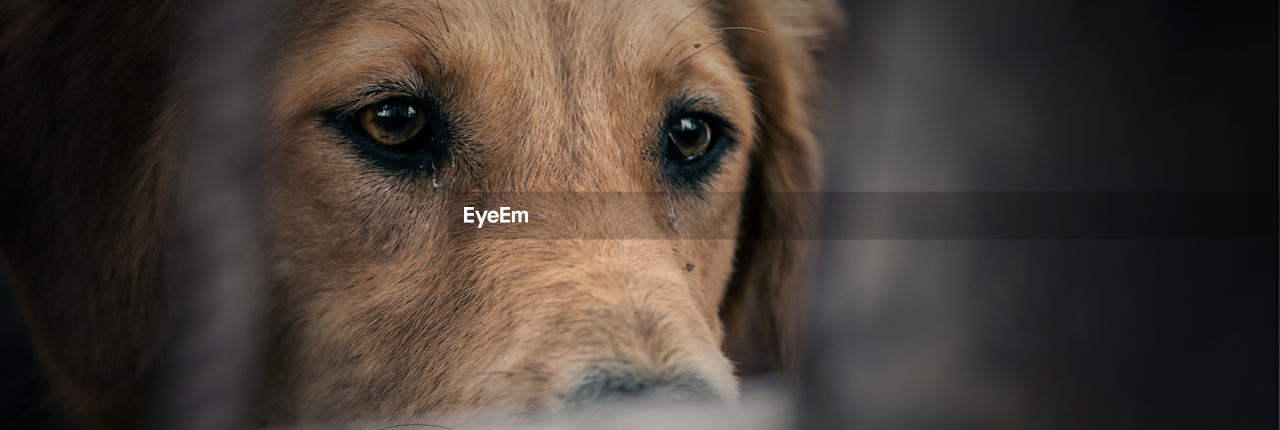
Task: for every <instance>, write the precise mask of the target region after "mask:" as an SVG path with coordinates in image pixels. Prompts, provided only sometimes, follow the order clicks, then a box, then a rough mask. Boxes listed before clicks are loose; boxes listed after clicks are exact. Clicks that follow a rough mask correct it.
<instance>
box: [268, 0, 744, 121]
mask: <svg viewBox="0 0 1280 430" xmlns="http://www.w3.org/2000/svg"><path fill="white" fill-rule="evenodd" d="M713 6H714V5H711V4H710V2H705V1H701V0H688V1H683V0H616V1H615V0H590V1H572V0H551V1H547V0H532V1H508V0H493V1H449V0H439V1H434V0H418V1H411V2H391V1H371V2H366V3H361V4H353V5H349V6H348V7H347V8H346V9H345V10H344V11H343V12H341V13H333V12H330V13H327V14H325V15H323V16H319V15H318V16H309V15H307V13H305V12H303V13H299V16H300V17H301V18H296V19H294V20H293V22H292V23H291V25H292V26H294V27H297V28H305V31H293V29H290V30H289V31H287V33H288V34H294V35H303V36H301V37H296V39H295V40H294V41H292V43H290V44H288V45H287V49H286V51H287V52H288V54H287V55H288V56H289V59H288V60H286V61H285V62H284V67H282V68H281V70H282V73H281V76H282V82H283V83H284V85H283V87H284V88H283V90H284V91H283V93H282V94H281V95H282V96H283V97H282V99H283V101H285V102H286V106H294V107H300V108H302V109H310V110H313V111H314V110H318V109H325V108H329V107H332V106H334V105H337V104H341V103H344V102H349V101H350V100H351V99H352V98H353V97H354V95H356V94H358V93H360V92H361V91H365V90H367V89H368V88H369V87H371V86H373V85H377V84H378V83H380V82H385V81H402V82H407V83H411V84H415V83H422V84H423V85H424V86H429V87H431V88H432V90H433V92H434V93H435V94H434V95H435V96H437V97H441V98H445V99H448V100H446V101H448V102H450V103H451V104H453V105H455V107H457V108H460V109H464V110H467V111H469V112H475V113H481V112H483V111H485V110H493V109H504V108H509V107H513V106H512V105H513V104H518V103H519V102H522V101H529V100H538V101H542V102H546V101H548V100H552V99H558V101H559V104H560V105H561V106H558V107H556V109H561V108H563V109H575V108H577V109H579V110H581V109H582V108H584V107H604V106H608V107H611V108H621V109H625V108H627V107H628V106H632V105H639V104H652V103H653V102H655V101H659V100H660V101H661V102H664V103H665V102H666V101H668V100H667V99H669V98H671V97H672V94H673V93H676V92H681V91H684V92H696V93H698V94H697V96H700V97H707V96H714V95H722V97H724V98H727V100H720V101H719V102H720V103H722V104H725V105H726V106H725V107H726V110H731V111H732V110H736V108H740V107H741V108H745V110H749V100H747V99H746V97H748V96H747V94H746V88H745V86H744V85H743V81H744V79H743V77H742V75H741V73H740V72H739V71H738V69H737V67H736V64H735V62H734V60H733V58H732V57H731V56H730V55H729V54H728V52H727V50H726V47H725V44H724V41H725V40H726V37H731V36H733V35H732V34H727V32H730V31H733V30H737V29H725V28H718V23H717V17H716V13H715V8H714V7H713ZM734 93H739V94H738V95H740V96H741V97H739V98H741V100H733V99H732V98H733V96H734V95H735V94H734ZM646 98H649V99H652V100H645V99H646ZM606 99H607V100H606ZM646 102H648V103H646ZM744 104H746V105H747V106H737V105H744ZM526 108H527V107H526ZM597 111H599V110H598V109H597ZM602 113H603V112H602ZM618 113H619V114H628V115H630V114H632V113H631V112H618ZM489 119H491V120H492V119H496V118H489ZM493 125H495V126H501V125H503V124H493ZM507 125H511V126H518V125H519V124H507Z"/></svg>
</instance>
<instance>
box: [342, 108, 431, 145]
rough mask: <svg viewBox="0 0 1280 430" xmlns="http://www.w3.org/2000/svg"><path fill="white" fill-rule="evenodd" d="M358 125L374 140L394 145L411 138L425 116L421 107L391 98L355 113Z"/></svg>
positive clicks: (424, 121)
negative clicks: (391, 99)
mask: <svg viewBox="0 0 1280 430" xmlns="http://www.w3.org/2000/svg"><path fill="white" fill-rule="evenodd" d="M357 115H358V118H359V120H360V127H361V128H363V129H364V132H365V133H367V134H368V135H369V137H371V138H373V140H374V141H376V142H378V143H380V144H383V145H386V146H390V147H395V146H398V145H402V144H404V143H405V142H408V141H410V140H411V139H413V137H414V136H416V135H417V134H418V132H420V131H422V127H423V126H424V125H426V123H427V118H426V115H424V114H423V111H422V109H420V108H418V107H417V106H415V105H414V104H413V103H410V102H408V101H399V100H393V101H389V102H385V103H379V104H375V105H371V106H369V107H366V108H364V109H361V110H360V112H359V113H358V114H357Z"/></svg>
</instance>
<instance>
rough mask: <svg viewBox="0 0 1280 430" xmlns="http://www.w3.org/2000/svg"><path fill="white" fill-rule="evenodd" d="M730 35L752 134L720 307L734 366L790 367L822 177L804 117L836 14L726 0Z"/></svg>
mask: <svg viewBox="0 0 1280 430" xmlns="http://www.w3.org/2000/svg"><path fill="white" fill-rule="evenodd" d="M719 9H720V12H721V14H722V17H723V19H724V20H725V21H726V22H725V25H727V26H733V27H747V28H753V29H758V30H760V32H735V33H734V34H733V35H732V36H730V38H729V40H728V41H727V43H728V44H729V46H730V47H731V50H732V52H733V53H734V55H735V56H736V58H737V61H738V66H739V68H740V69H741V70H742V71H743V72H744V73H745V74H746V75H747V76H748V81H749V82H750V85H751V90H752V93H753V95H754V96H755V99H756V106H755V109H756V128H757V136H758V137H757V140H758V142H756V147H755V150H754V153H753V154H752V156H751V160H752V161H751V163H752V166H751V173H750V179H749V181H750V182H749V186H748V192H747V196H746V197H745V199H744V215H743V218H742V227H741V234H740V237H739V243H738V250H737V253H736V255H735V271H734V275H733V279H732V280H731V284H730V287H729V290H728V292H727V294H726V297H725V299H724V302H723V303H722V306H721V309H720V316H721V318H722V321H724V323H725V329H726V332H727V333H726V334H727V339H726V343H725V351H726V353H727V354H728V355H729V357H730V359H732V360H733V361H735V362H736V363H737V364H738V372H739V374H740V375H743V374H752V373H760V372H766V371H778V370H781V371H794V370H796V369H795V365H796V362H797V358H798V357H797V351H798V350H799V341H800V336H801V330H800V324H801V304H802V302H803V300H801V297H802V291H801V288H800V286H801V285H800V284H801V282H803V279H802V277H801V275H802V273H803V272H804V263H805V254H806V248H807V247H808V245H807V244H806V242H807V241H805V240H803V239H804V238H806V237H808V234H809V230H810V229H811V228H812V227H813V224H814V222H813V221H814V220H813V216H814V215H815V214H814V213H813V212H814V209H815V208H814V206H813V204H812V203H813V199H812V198H811V196H812V194H811V193H807V192H812V191H815V190H816V187H817V186H818V184H819V180H820V179H819V177H820V173H819V167H820V166H819V163H818V152H817V143H816V142H815V138H814V134H813V131H812V130H811V121H810V103H811V100H810V98H811V95H812V94H813V93H814V90H815V89H816V88H815V87H816V86H817V82H818V70H817V63H818V60H819V59H818V56H819V53H820V48H821V46H822V45H823V44H824V41H825V38H826V37H827V36H828V34H829V33H830V32H832V31H834V30H835V29H836V28H837V27H838V26H839V23H840V22H841V18H842V15H841V13H840V11H839V10H838V8H837V7H836V6H835V4H834V3H833V2H831V1H828V0H786V1H770V0H745V1H742V0H738V1H735V0H724V1H723V4H721V5H720V8H719Z"/></svg>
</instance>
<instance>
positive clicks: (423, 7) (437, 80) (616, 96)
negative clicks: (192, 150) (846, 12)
mask: <svg viewBox="0 0 1280 430" xmlns="http://www.w3.org/2000/svg"><path fill="white" fill-rule="evenodd" d="M131 7H132V5H131ZM176 13H177V12H176V11H175V10H174V9H173V7H172V6H170V5H169V4H168V3H167V2H155V4H146V5H142V4H139V5H137V7H136V8H132V9H128V10H122V9H121V8H119V7H107V6H75V7H73V5H64V4H56V3H55V2H36V1H19V2H11V3H9V4H6V5H5V6H0V54H2V57H0V65H2V66H3V69H2V70H0V73H3V75H2V76H3V85H4V87H3V94H0V95H2V96H3V97H0V99H3V100H5V104H4V105H3V106H2V107H0V119H2V120H3V124H4V125H3V129H2V130H0V145H3V149H4V152H5V153H6V156H5V157H4V158H3V159H0V183H3V184H5V185H4V187H3V194H0V204H2V205H3V207H4V208H5V210H4V211H0V229H2V230H0V256H2V257H3V265H4V270H5V275H6V276H7V277H8V279H9V280H10V282H11V283H12V285H13V286H14V289H15V292H16V294H17V296H18V298H19V301H20V303H21V305H22V308H23V313H24V318H25V319H26V321H27V323H28V325H29V326H30V328H31V331H32V333H33V337H34V338H35V341H36V346H37V350H38V352H39V355H40V358H41V360H42V363H43V364H44V366H45V368H46V369H47V371H48V374H49V375H50V377H51V379H52V381H53V382H54V384H55V388H56V389H57V392H58V394H59V399H60V401H61V403H62V404H64V405H66V406H67V407H68V409H69V410H70V411H72V412H73V413H74V414H75V415H76V416H77V417H78V419H79V420H80V422H82V423H85V424H86V425H88V426H90V427H95V428H132V427H135V426H136V425H137V424H138V421H137V420H138V419H139V417H140V416H141V414H142V413H143V407H144V405H143V403H142V402H143V400H145V399H146V398H147V389H148V387H149V386H150V383H151V381H150V378H151V377H152V376H151V375H152V369H151V368H152V367H153V364H154V363H155V362H156V359H157V357H156V356H157V354H159V351H160V343H161V338H162V333H163V330H162V328H163V327H164V325H165V323H166V321H164V318H163V317H162V316H163V315H164V307H163V303H164V300H165V295H164V291H163V289H162V288H161V285H163V279H165V269H164V268H165V267H166V265H165V261H166V259H165V256H166V252H167V251H166V244H167V243H168V241H169V236H170V234H171V231H172V230H173V226H172V221H171V220H172V212H173V209H172V206H173V204H174V203H173V202H174V197H173V192H174V188H173V185H172V184H173V179H172V178H174V177H176V176H177V172H179V170H178V169H180V166H177V165H176V164H175V163H176V162H175V160H174V159H173V157H172V156H171V152H172V146H173V142H174V141H175V140H176V139H177V138H176V136H178V135H180V133H181V128H180V127H179V126H180V125H182V124H184V121H183V120H182V112H183V108H182V104H183V103H184V99H183V97H182V89H181V87H180V85H177V84H176V83H177V82H181V77H180V76H175V74H179V73H180V72H175V71H174V70H172V68H171V66H172V64H174V63H175V61H174V59H172V58H170V55H171V54H172V52H173V51H172V48H173V47H172V46H171V43H172V42H173V41H174V40H177V38H176V36H175V34H177V33H176V32H177V30H178V29H176V28H174V27H173V21H174V19H175V15H176ZM836 17H838V13H836V12H835V11H834V7H833V5H831V4H829V2H826V1H804V0H785V1H776V2H775V1H765V0H749V1H729V0H725V1H719V0H713V1H702V0H697V1H675V0H672V1H654V2H646V1H619V2H613V3H609V2H599V1H592V2H585V1H582V2H579V1H518V2H452V1H439V2H437V1H433V0H430V1H420V2H410V3H407V4H406V3H403V2H390V1H367V2H305V3H303V2H299V3H296V4H295V3H292V2H279V3H276V8H275V12H274V20H273V25H274V27H273V31H274V32H275V34H277V35H278V37H277V38H276V39H277V40H278V41H279V42H278V43H279V44H280V45H279V46H278V47H276V52H277V53H278V55H277V58H275V59H274V63H273V64H272V65H271V66H272V69H271V70H272V75H271V76H272V78H271V86H272V88H273V90H272V93H271V94H270V100H271V104H270V106H269V107H268V111H269V112H270V117H269V118H268V121H267V123H268V124H270V129H269V130H268V134H269V136H270V139H269V141H270V146H269V147H268V148H265V152H264V153H265V154H266V156H267V166H268V172H267V173H268V188H267V190H265V192H266V194H267V196H268V199H267V203H268V210H269V214H270V219H269V221H270V224H269V226H270V231H269V239H270V243H271V248H270V258H271V261H270V267H271V283H272V297H273V304H272V308H271V313H270V333H271V336H270V339H272V344H271V349H270V351H269V352H270V356H269V367H268V380H267V383H266V388H265V389H266V393H265V398H266V404H265V407H264V408H263V411H264V412H263V413H264V415H263V417H262V421H263V422H265V423H269V424H291V423H315V422H340V421H346V420H351V421H367V420H396V419H406V420H412V419H414V418H417V417H428V416H429V417H442V418H440V420H439V421H435V420H433V421H432V422H440V423H446V424H447V423H449V422H451V421H450V419H452V418H450V417H463V416H469V415H474V414H480V415H493V416H535V415H537V414H541V413H546V412H554V411H558V410H567V409H574V408H580V407H589V406H590V405H591V404H592V403H593V402H600V401H602V398H607V397H610V396H622V397H626V396H629V395H632V394H637V393H642V392H643V393H645V394H654V393H657V392H663V391H664V390H666V391H668V392H673V393H676V394H677V396H676V397H679V396H682V395H690V396H693V397H698V398H704V397H712V398H721V399H728V401H731V399H732V398H734V397H735V396H736V391H737V379H738V378H739V377H741V376H743V375H749V374H752V373H755V372H763V371H794V364H795V363H796V362H797V361H798V360H797V351H798V346H797V342H798V339H799V330H800V326H799V317H798V315H799V313H800V312H801V310H800V309H799V306H800V300H799V297H800V294H801V291H800V290H799V288H800V285H801V284H802V282H803V279H802V277H801V274H802V273H803V272H804V264H805V261H806V258H805V253H804V249H805V246H804V243H803V241H800V240H797V239H793V238H801V237H805V235H804V232H805V231H807V229H809V228H811V225H810V224H811V219H810V218H811V216H812V214H811V213H809V212H808V211H809V206H808V205H806V204H804V202H801V201H799V200H798V198H797V197H794V195H793V194H790V193H788V192H792V191H812V190H814V189H816V187H817V186H818V172H817V171H816V167H817V161H816V160H817V156H818V155H817V145H816V142H815V140H814V136H813V134H812V132H811V131H810V129H811V124H810V123H809V118H810V117H811V112H810V111H809V109H810V108H809V105H810V99H811V98H812V97H811V96H812V93H813V91H814V90H815V87H816V85H817V84H816V78H817V71H816V67H817V65H816V61H817V57H816V55H817V50H818V48H819V47H820V46H821V44H822V40H823V36H824V35H825V34H826V31H827V29H829V28H831V27H834V25H835V21H834V20H835V19H836ZM89 71H92V73H90V72H89ZM406 89H407V90H406ZM397 91H398V92H397ZM405 92H410V93H411V94H404V93H405ZM394 95H400V96H404V95H411V96H418V97H423V98H428V97H429V100H430V101H431V102H432V103H435V104H436V105H438V107H439V109H440V111H441V113H442V115H443V116H442V118H444V119H445V120H444V121H443V123H444V125H443V126H442V127H447V132H448V134H447V135H446V136H442V137H441V138H440V139H439V142H440V143H439V145H440V146H439V147H433V150H434V151H437V152H434V153H433V154H435V155H433V156H432V157H431V158H430V160H426V159H424V162H423V163H422V166H421V167H419V168H416V169H415V170H413V171H412V172H411V174H404V172H396V171H392V170H389V169H388V168H387V166H386V165H385V163H381V164H380V163H379V162H378V161H377V160H374V159H371V157H370V156H369V154H368V153H367V151H368V150H369V148H368V147H367V146H366V147H361V146H359V145H371V144H373V143H371V142H360V141H356V140H353V139H352V138H350V137H349V136H350V133H349V130H347V131H344V130H342V129H341V128H339V127H335V125H334V118H335V113H336V112H351V111H353V110H355V109H358V108H360V107H361V106H365V105H368V104H371V103H376V102H378V101H380V100H385V99H387V98H388V97H392V96H394ZM684 112H693V113H695V114H698V115H705V116H706V117H707V118H714V121H719V122H720V123H721V124H717V127H720V129H723V130H726V136H727V137H726V138H728V139H731V141H726V142H729V143H725V144H723V145H720V146H712V150H711V151H714V153H713V152H710V151H709V152H708V153H707V155H706V156H705V157H706V158H703V159H700V160H702V161H700V162H702V163H704V164H705V165H703V166H701V167H697V166H695V167H696V168H697V169H702V170H698V172H701V173H698V174H699V175H702V176H698V177H697V179H696V180H692V179H690V180H686V179H687V178H684V177H682V176H679V175H683V174H686V173H688V172H692V170H687V171H686V170H678V169H677V170H674V171H673V170H672V169H670V168H664V167H663V161H662V159H661V158H662V156H661V154H662V152H661V151H660V150H659V149H660V147H659V146H658V145H660V144H661V142H662V127H663V126H664V124H666V123H667V121H668V118H669V117H672V116H673V115H679V114H682V113H684ZM375 149H376V148H375ZM690 165H692V164H690ZM695 167H689V168H688V169H694V168H695ZM683 168H684V167H682V169H683ZM690 175H692V174H691V173H690ZM689 178H693V176H689ZM682 181H684V182H682ZM476 191H480V192H502V193H506V194H503V195H504V196H505V197H503V198H505V199H507V200H504V201H483V197H476V194H474V193H473V192H476ZM676 191H680V192H684V193H692V194H697V193H700V192H706V193H710V192H724V193H738V194H735V195H741V196H744V197H743V198H741V199H735V198H710V197H703V198H675V197H670V195H671V193H673V192H676ZM547 192H570V193H609V192H624V193H652V194H653V195H654V196H668V197H667V198H656V197H655V198H654V199H652V200H651V201H650V200H645V199H636V201H631V200H627V201H623V202H620V201H596V200H592V199H580V198H553V197H548V196H549V194H546V193H547ZM476 199H481V201H476ZM464 206H474V207H477V208H496V207H499V206H509V207H512V208H515V209H520V210H528V211H529V212H530V213H531V214H533V215H531V217H532V218H535V221H538V222H530V223H528V224H527V225H521V226H520V227H521V228H526V229H528V230H525V231H526V232H528V233H530V234H532V233H541V234H544V235H546V236H548V237H557V238H559V239H549V240H530V239H510V238H503V237H502V236H501V230H500V229H498V228H496V227H503V226H495V228H493V229H491V228H490V226H489V225H486V226H485V228H484V229H475V228H473V227H472V228H471V229H468V230H463V229H459V228H450V227H444V228H442V226H447V225H452V224H460V222H461V208H462V207H464ZM538 214H543V215H544V216H543V218H540V219H539V218H536V217H537V216H538ZM547 214H550V215H547ZM586 215H591V217H587V216H586ZM469 227H470V226H469ZM586 229H596V230H600V231H605V230H607V231H609V232H613V233H617V234H620V235H622V236H625V237H628V239H613V240H589V239H581V238H576V237H575V233H574V232H576V231H581V230H586ZM491 230H492V231H491ZM672 230H676V231H678V232H679V233H681V234H687V235H688V237H693V238H701V239H681V240H670V239H668V237H669V235H670V234H671V233H670V232H671V231H672ZM721 231H728V232H730V233H729V234H728V235H723V234H720V233H719V232H721ZM735 231H736V232H738V235H737V236H738V238H737V239H729V238H725V239H719V238H718V237H732V236H733V233H732V232H735ZM710 237H717V239H706V238H710Z"/></svg>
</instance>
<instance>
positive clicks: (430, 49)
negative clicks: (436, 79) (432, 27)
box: [379, 18, 444, 70]
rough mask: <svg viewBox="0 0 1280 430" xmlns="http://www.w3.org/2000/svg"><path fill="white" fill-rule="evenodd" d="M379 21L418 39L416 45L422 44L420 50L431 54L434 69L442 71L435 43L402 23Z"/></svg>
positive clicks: (387, 20) (442, 65)
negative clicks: (396, 26) (398, 27)
mask: <svg viewBox="0 0 1280 430" xmlns="http://www.w3.org/2000/svg"><path fill="white" fill-rule="evenodd" d="M379 20H382V21H386V22H389V23H392V24H395V25H398V26H400V28H403V29H405V31H408V32H409V33H411V34H413V35H414V36H415V37H417V38H418V43H420V44H422V48H423V49H426V50H427V53H428V54H431V59H433V60H435V62H436V67H438V68H440V69H442V70H443V69H444V63H443V62H441V61H440V57H437V56H436V51H435V42H432V41H431V39H430V38H428V37H427V35H425V34H422V32H421V31H418V30H414V29H413V28H412V27H409V26H407V25H404V24H403V23H401V22H400V21H396V20H394V19H391V18H379Z"/></svg>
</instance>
